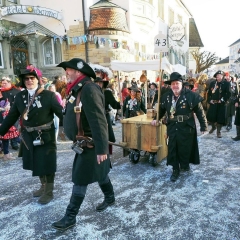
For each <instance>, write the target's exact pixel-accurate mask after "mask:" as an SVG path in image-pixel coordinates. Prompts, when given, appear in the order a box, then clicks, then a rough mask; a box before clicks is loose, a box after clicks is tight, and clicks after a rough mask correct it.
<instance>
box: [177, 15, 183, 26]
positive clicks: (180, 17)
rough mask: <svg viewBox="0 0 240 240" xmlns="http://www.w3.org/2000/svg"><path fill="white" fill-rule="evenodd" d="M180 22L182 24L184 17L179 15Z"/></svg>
mask: <svg viewBox="0 0 240 240" xmlns="http://www.w3.org/2000/svg"><path fill="white" fill-rule="evenodd" d="M178 22H179V23H181V24H182V16H180V15H178Z"/></svg>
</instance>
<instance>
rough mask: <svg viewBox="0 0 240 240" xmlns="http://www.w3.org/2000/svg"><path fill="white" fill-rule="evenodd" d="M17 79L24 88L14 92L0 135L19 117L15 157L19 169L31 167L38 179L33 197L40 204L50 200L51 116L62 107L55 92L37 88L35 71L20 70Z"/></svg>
mask: <svg viewBox="0 0 240 240" xmlns="http://www.w3.org/2000/svg"><path fill="white" fill-rule="evenodd" d="M19 80H20V87H22V88H24V90H23V91H21V92H19V93H17V95H16V97H15V101H14V103H13V105H12V106H11V109H10V111H9V113H8V115H7V116H6V118H5V119H4V120H3V122H2V125H1V126H0V135H2V136H3V135H4V134H5V133H6V132H7V131H8V129H9V128H10V127H11V126H13V124H14V123H15V122H16V121H17V120H18V119H19V117H20V118H21V121H20V122H21V124H20V125H21V138H22V141H21V145H20V152H19V156H20V157H22V160H23V169H26V170H31V171H32V175H33V176H39V178H40V181H41V187H40V189H39V190H37V191H35V192H34V193H33V196H34V197H40V198H39V199H38V202H39V203H40V204H47V203H49V202H50V201H51V200H52V199H53V188H54V177H55V172H56V160H57V151H56V141H55V129H54V123H53V115H54V113H55V114H56V115H57V116H58V117H59V118H62V106H61V105H60V104H59V103H58V101H57V98H56V96H55V93H53V92H50V91H48V90H44V88H41V86H40V80H39V76H38V74H37V73H36V71H35V70H24V71H23V72H22V73H21V74H20V75H19Z"/></svg>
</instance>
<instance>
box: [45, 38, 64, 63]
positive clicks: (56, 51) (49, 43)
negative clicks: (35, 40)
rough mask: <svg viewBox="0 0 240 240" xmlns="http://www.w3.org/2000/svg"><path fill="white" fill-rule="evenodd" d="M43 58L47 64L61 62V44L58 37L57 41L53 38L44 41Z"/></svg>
mask: <svg viewBox="0 0 240 240" xmlns="http://www.w3.org/2000/svg"><path fill="white" fill-rule="evenodd" d="M43 58H44V65H45V66H47V65H56V64H58V63H60V62H61V59H62V58H61V44H60V41H59V40H58V39H57V40H56V41H55V42H54V41H53V39H47V40H46V41H45V42H44V43H43Z"/></svg>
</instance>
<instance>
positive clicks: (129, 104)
mask: <svg viewBox="0 0 240 240" xmlns="http://www.w3.org/2000/svg"><path fill="white" fill-rule="evenodd" d="M128 89H129V90H130V96H127V97H126V99H125V100H124V102H123V115H124V117H125V118H130V117H136V116H138V115H140V114H141V113H146V108H145V105H144V100H143V97H142V95H141V91H140V90H139V89H138V88H137V87H134V86H132V87H130V88H128Z"/></svg>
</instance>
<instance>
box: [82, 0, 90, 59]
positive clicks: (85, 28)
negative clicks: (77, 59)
mask: <svg viewBox="0 0 240 240" xmlns="http://www.w3.org/2000/svg"><path fill="white" fill-rule="evenodd" d="M82 14H83V31H84V35H86V36H87V41H86V42H85V58H86V62H87V63H88V62H89V58H88V34H87V24H86V21H85V4H84V0H82Z"/></svg>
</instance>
